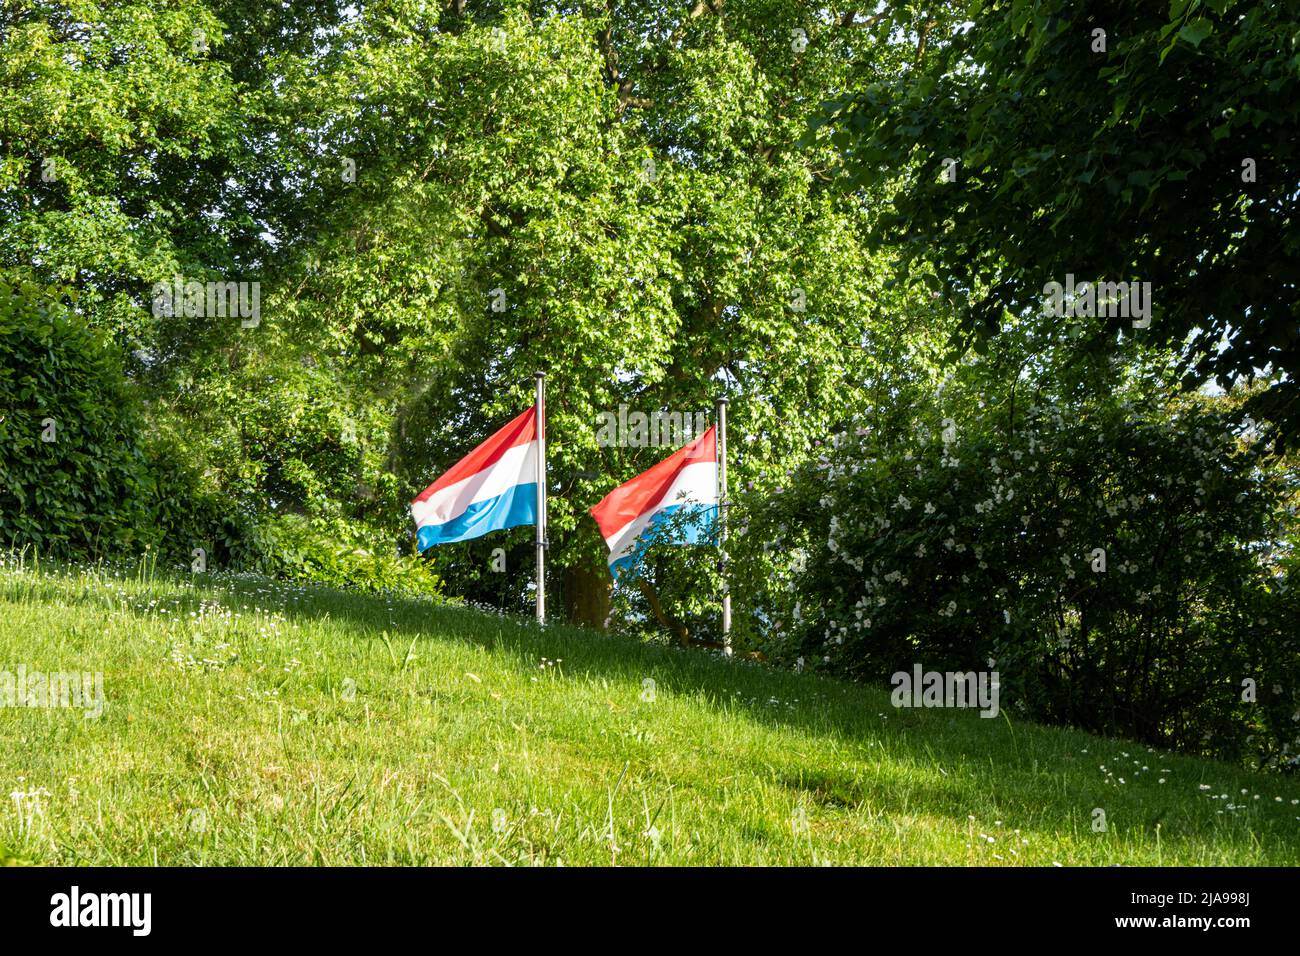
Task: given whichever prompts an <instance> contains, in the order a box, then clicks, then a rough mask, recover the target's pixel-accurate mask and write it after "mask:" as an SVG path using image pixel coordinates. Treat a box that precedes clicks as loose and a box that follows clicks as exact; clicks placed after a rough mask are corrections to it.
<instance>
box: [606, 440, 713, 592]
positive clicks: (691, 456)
mask: <svg viewBox="0 0 1300 956" xmlns="http://www.w3.org/2000/svg"><path fill="white" fill-rule="evenodd" d="M717 515H718V443H717V431H716V426H715V427H713V428H710V429H709V430H708V431H706V432H705V433H704V434H703V435H701V436H700V437H699V438H697V439H695V441H693V442H691V443H690V444H689V445H685V446H683V447H682V448H679V449H678V450H677V451H675V452H674V453H673V454H672V455H671V456H669V457H668V458H665V459H664V460H663V461H661V462H659V464H657V465H655V466H654V467H653V468H651V469H650V470H649V471H647V472H644V473H643V474H640V475H638V476H637V477H635V478H633V479H632V480H631V481H629V482H626V483H624V484H621V485H619V486H618V487H617V488H615V489H614V490H613V491H611V492H610V493H609V494H607V495H606V496H605V497H604V498H603V499H602V500H601V502H600V504H598V505H596V507H594V508H592V509H591V516H592V517H593V518H595V519H596V524H598V525H599V526H600V533H601V534H602V535H603V536H604V538H605V543H606V544H607V545H609V573H610V574H611V575H613V576H614V580H615V581H617V580H618V577H619V575H620V574H621V573H623V572H624V571H627V570H629V569H634V568H635V567H636V565H637V564H638V563H639V562H640V560H641V556H642V554H643V553H644V552H645V549H646V548H647V547H649V545H650V544H651V542H652V541H653V542H660V543H664V542H666V543H669V544H695V543H696V542H698V541H699V540H700V539H701V538H702V537H704V536H705V535H706V534H707V533H708V532H709V530H710V527H711V525H712V522H713V521H714V520H715V519H716V518H717ZM670 519H672V523H671V524H668V522H669V520H670Z"/></svg>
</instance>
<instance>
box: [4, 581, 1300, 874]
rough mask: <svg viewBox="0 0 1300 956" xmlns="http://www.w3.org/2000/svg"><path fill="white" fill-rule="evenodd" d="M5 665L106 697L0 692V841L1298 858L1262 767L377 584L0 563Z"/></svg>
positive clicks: (1278, 787) (284, 855)
mask: <svg viewBox="0 0 1300 956" xmlns="http://www.w3.org/2000/svg"><path fill="white" fill-rule="evenodd" d="M19 665H23V666H25V667H26V669H27V670H28V671H29V672H30V671H43V672H53V671H89V672H93V671H102V672H103V673H104V688H105V697H106V700H107V705H106V708H105V711H104V713H103V715H102V716H101V717H99V718H98V719H85V717H84V716H83V714H82V713H81V712H78V711H77V710H75V709H34V708H33V709H29V708H0V787H3V788H4V789H3V793H0V800H3V801H4V802H3V803H0V861H4V862H9V863H34V864H74V865H75V864H87V865H105V864H128V865H132V864H161V865H188V864H205V865H235V864H241V865H284V864H288V865H311V864H326V865H339V864H369V865H375V864H381V865H387V864H415V865H420V864H523V865H532V864H537V865H560V864H563V865H567V866H573V865H583V864H597V865H610V864H616V865H645V864H679V865H681V864H684V865H695V866H699V865H766V864H781V865H823V864H833V865H844V864H849V865H853V864H884V865H896V864H902V865H914V864H955V865H966V864H978V865H995V866H1024V865H1031V866H1049V865H1053V864H1061V865H1067V866H1068V865H1079V864H1084V865H1100V864H1112V863H1119V864H1129V865H1140V864H1154V865H1162V864H1196V865H1199V864H1213V865H1218V864H1247V865H1256V864H1284V865H1292V864H1295V863H1297V862H1298V861H1300V784H1297V783H1295V782H1288V781H1286V780H1283V779H1280V778H1278V777H1273V776H1263V775H1255V774H1251V773H1248V772H1245V771H1242V770H1239V769H1237V768H1234V767H1230V766H1227V765H1223V764H1218V763H1214V762H1210V761H1202V760H1196V759H1191V758H1186V757H1179V756H1173V755H1169V754H1165V753H1160V752H1155V751H1152V750H1149V749H1148V748H1146V747H1144V746H1141V745H1135V744H1132V743H1126V742H1123V741H1112V740H1104V739H1100V738H1097V737H1092V736H1089V735H1086V734H1082V733H1076V732H1071V731H1065V730H1059V729H1048V728H1041V727H1036V726H1033V725H1031V724H1028V723H1026V722H1023V721H1019V720H1017V719H1015V718H1014V717H1011V718H1010V719H1006V718H1004V717H1001V716H999V717H998V718H996V719H992V720H990V719H982V718H980V717H979V716H978V715H977V714H976V713H975V712H974V711H953V710H928V711H926V710H922V711H913V710H896V709H894V708H893V707H891V706H890V703H889V697H888V693H887V691H886V690H884V689H873V688H863V687H858V686H853V685H849V684H844V683H840V682H837V681H832V680H828V679H823V678H820V677H817V676H813V675H808V674H792V673H787V672H782V671H778V670H775V669H771V668H767V667H764V666H761V665H758V664H754V663H747V662H739V661H734V660H733V661H728V660H723V659H721V658H719V657H717V656H713V655H710V654H706V653H702V652H684V651H680V650H677V649H674V648H666V647H654V646H647V645H643V644H639V643H636V642H633V641H631V640H629V639H626V638H620V637H617V636H606V635H600V634H596V633H592V632H589V631H584V630H581V629H576V628H570V627H563V626H554V627H547V628H546V629H544V630H542V629H539V628H537V627H536V626H535V625H533V624H532V623H531V622H525V621H516V620H512V619H507V618H503V617H499V616H496V615H492V614H487V613H482V612H478V611H472V610H463V609H447V608H437V607H433V606H430V605H429V604H426V603H420V602H414V601H408V600H403V599H397V598H391V599H385V598H376V597H366V596H360V595H354V594H347V593H340V592H337V591H331V590H326V589H315V588H298V587H293V586H289V585H285V584H282V583H276V582H272V581H267V580H263V579H258V578H242V577H233V576H232V577H208V576H201V577H198V578H196V579H195V580H193V581H190V580H179V579H176V580H171V579H161V578H150V577H148V576H146V575H142V574H139V573H138V572H129V571H127V572H111V571H108V570H104V569H98V570H95V569H89V570H75V569H72V570H68V569H65V570H62V571H55V572H50V571H43V572H34V571H33V570H31V569H30V568H27V569H22V568H19V567H16V566H14V565H12V564H10V565H8V566H6V567H4V568H0V671H3V670H8V671H10V672H12V673H16V672H17V669H18V667H19ZM650 681H653V683H652V684H651V683H648V682H650ZM1103 768H1104V769H1103ZM1096 810H1102V811H1104V813H1105V823H1106V828H1105V831H1104V832H1098V831H1096V830H1094V820H1095V819H1097V817H1096V816H1095V811H1096Z"/></svg>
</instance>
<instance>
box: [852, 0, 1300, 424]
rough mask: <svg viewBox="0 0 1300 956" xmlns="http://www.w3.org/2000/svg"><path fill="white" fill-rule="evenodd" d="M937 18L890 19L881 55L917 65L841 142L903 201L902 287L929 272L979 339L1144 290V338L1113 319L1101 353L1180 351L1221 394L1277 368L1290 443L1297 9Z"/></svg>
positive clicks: (1293, 417)
mask: <svg viewBox="0 0 1300 956" xmlns="http://www.w3.org/2000/svg"><path fill="white" fill-rule="evenodd" d="M942 9H944V10H945V15H946V18H941V17H932V18H928V19H927V17H926V16H925V15H923V14H921V15H918V13H917V11H916V10H915V9H914V8H913V7H912V6H911V5H908V4H894V5H890V6H889V8H888V10H886V11H885V12H884V13H882V14H881V15H880V16H879V17H878V18H877V20H878V22H877V23H876V24H875V26H874V27H873V28H872V32H873V35H874V38H875V42H876V44H877V45H884V44H889V43H894V44H898V43H899V41H900V39H903V38H910V39H911V41H912V42H914V43H915V46H916V50H915V53H916V55H915V64H914V68H913V69H911V70H908V71H906V72H895V73H894V74H893V75H892V76H883V77H881V78H879V79H877V80H876V81H874V82H872V83H871V84H870V85H868V86H867V87H866V88H865V89H864V90H863V91H861V92H860V93H852V94H850V95H849V96H846V97H840V98H837V104H836V109H835V111H834V112H835V117H834V121H833V123H832V128H833V133H832V135H831V137H830V138H831V140H832V141H833V142H834V143H835V144H836V145H837V146H838V147H839V149H840V151H841V153H842V155H843V157H844V160H845V162H846V165H847V168H848V170H849V173H850V175H851V177H852V179H853V181H854V182H857V183H863V184H879V183H885V182H889V183H894V184H896V185H895V189H894V190H893V192H892V193H891V201H890V203H889V205H888V207H887V208H886V209H885V210H883V211H882V214H881V216H880V217H879V220H878V222H877V228H876V229H875V230H874V232H873V239H874V240H875V242H877V243H880V244H883V245H887V246H888V247H889V248H890V249H891V251H893V252H895V253H896V254H897V255H898V256H899V259H900V268H902V269H906V270H919V271H921V272H925V271H926V267H925V265H924V262H925V260H926V259H929V258H935V259H937V260H938V263H937V270H936V271H935V273H934V276H935V280H934V281H935V283H936V286H941V287H942V288H943V289H944V290H945V291H946V292H947V293H948V294H949V295H950V296H951V297H952V299H953V302H954V304H955V305H957V306H959V307H960V308H961V309H962V311H963V314H964V318H965V322H966V327H967V329H968V331H972V332H976V333H984V334H987V333H988V332H991V331H995V330H996V329H998V328H999V327H1000V326H1001V325H1002V324H1003V322H1004V317H1005V315H1006V313H1008V312H1010V313H1012V314H1015V315H1022V314H1029V313H1034V312H1038V311H1039V309H1040V307H1041V305H1042V301H1043V293H1042V290H1043V288H1044V286H1045V284H1046V283H1048V282H1052V281H1056V282H1065V277H1066V275H1067V274H1070V273H1072V274H1074V275H1075V276H1076V277H1077V278H1078V280H1079V281H1083V280H1088V281H1116V282H1118V281H1125V280H1133V279H1138V280H1141V281H1144V282H1150V283H1151V284H1152V294H1153V300H1154V314H1153V316H1152V318H1151V323H1150V327H1149V328H1148V329H1145V330H1141V331H1134V330H1133V329H1131V327H1130V326H1129V324H1128V323H1127V322H1125V323H1123V324H1122V325H1123V327H1122V328H1121V323H1119V322H1118V321H1099V322H1096V323H1094V324H1093V327H1092V328H1091V329H1090V334H1089V336H1088V337H1087V340H1086V344H1087V345H1089V346H1091V347H1093V348H1095V349H1097V350H1103V351H1104V350H1109V349H1111V348H1112V347H1113V344H1114V342H1115V341H1116V339H1117V338H1118V337H1119V335H1120V334H1123V335H1125V336H1127V335H1137V336H1140V337H1142V338H1143V339H1144V340H1146V341H1151V342H1158V343H1163V344H1167V345H1170V346H1172V347H1174V348H1176V349H1185V357H1186V360H1187V364H1188V366H1189V370H1190V371H1191V373H1192V375H1193V377H1194V378H1195V379H1197V380H1203V379H1205V378H1207V377H1211V376H1213V377H1216V378H1217V379H1218V381H1219V384H1220V385H1221V386H1223V387H1225V388H1226V387H1228V386H1230V385H1231V384H1232V382H1233V381H1235V380H1237V379H1239V378H1243V377H1244V378H1247V379H1249V378H1251V377H1253V376H1255V375H1256V374H1258V373H1261V372H1264V371H1267V373H1268V375H1267V377H1268V378H1269V379H1270V380H1271V383H1272V387H1271V388H1269V389H1267V390H1261V391H1259V392H1258V393H1257V394H1256V396H1255V400H1254V402H1253V403H1252V404H1253V406H1254V408H1255V409H1256V410H1257V412H1259V413H1260V414H1261V415H1263V416H1267V417H1268V418H1269V419H1270V420H1272V421H1273V422H1275V423H1276V424H1278V425H1279V426H1281V429H1282V432H1283V434H1284V435H1285V434H1286V433H1289V434H1291V435H1294V434H1295V432H1296V431H1297V429H1298V428H1300V402H1297V397H1298V393H1297V385H1296V375H1297V372H1298V371H1300V365H1298V364H1297V356H1300V349H1297V344H1298V343H1300V323H1298V322H1297V315H1300V300H1297V291H1296V290H1297V282H1298V281H1300V229H1297V215H1296V213H1297V210H1296V200H1297V192H1296V188H1295V176H1294V170H1295V169H1296V167H1297V164H1298V163H1300V95H1298V94H1300V33H1297V30H1296V17H1295V8H1294V6H1293V5H1291V4H1286V3H1267V2H1244V0H1172V2H1169V3H1163V2H1162V3H1152V4H1132V3H1113V2H1089V3H1077V2H1066V0H1046V2H1029V0H990V2H972V3H969V4H948V5H945V6H944V7H943V8H942ZM954 20H961V21H965V22H963V23H959V24H955V25H954V23H953V21H954ZM948 161H954V162H955V165H952V164H950V163H949V162H948ZM946 169H951V170H952V174H953V175H950V176H945V175H944V172H945V170H946ZM954 177H955V178H954ZM1044 321H1047V322H1050V321H1054V319H1050V318H1048V319H1044ZM1185 340H1186V345H1185V344H1184V343H1185ZM1223 342H1226V347H1225V348H1222V349H1220V344H1221V343H1223ZM1082 344H1084V343H1081V345H1082Z"/></svg>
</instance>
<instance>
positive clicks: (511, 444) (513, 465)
mask: <svg viewBox="0 0 1300 956" xmlns="http://www.w3.org/2000/svg"><path fill="white" fill-rule="evenodd" d="M540 437H541V436H539V435H538V429H537V406H536V405H534V406H533V407H532V408H530V409H528V411H526V412H524V413H523V414H522V415H519V416H518V417H516V418H515V419H513V420H512V421H511V422H510V423H509V424H507V425H506V426H505V427H504V428H502V429H501V430H500V431H498V432H497V433H496V434H495V435H493V436H492V437H491V438H489V439H488V440H487V441H485V442H483V444H481V445H479V446H478V447H477V448H475V449H474V450H473V451H472V452H470V453H469V454H468V455H466V456H465V457H464V458H462V459H461V460H460V461H458V462H457V463H456V464H455V465H453V466H452V467H451V470H450V471H448V472H447V473H446V474H445V475H443V476H442V477H441V478H439V479H438V480H437V481H435V482H434V483H433V484H431V485H430V486H429V487H428V488H425V489H424V491H422V492H420V494H419V497H417V498H416V499H415V500H414V501H412V502H411V517H412V518H414V519H415V526H416V528H417V529H418V533H417V538H418V541H419V547H420V550H421V551H424V550H426V549H428V548H432V547H433V546H434V545H438V544H450V543H451V542H453V541H468V540H469V539H471V538H477V537H480V536H482V535H485V534H487V533H488V532H489V531H500V530H501V529H503V528H514V527H517V526H518V525H522V524H536V523H537V474H538V455H539V454H540V451H539V448H538V444H539V441H538V439H539V438H540Z"/></svg>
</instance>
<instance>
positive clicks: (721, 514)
mask: <svg viewBox="0 0 1300 956" xmlns="http://www.w3.org/2000/svg"><path fill="white" fill-rule="evenodd" d="M716 421H717V425H718V434H717V439H718V571H719V573H720V574H721V576H722V653H723V654H725V655H727V656H728V657H730V656H731V588H730V586H729V585H728V583H727V508H728V507H729V506H730V502H729V501H728V500H727V399H726V397H725V396H724V397H721V398H719V399H718V404H717V411H716Z"/></svg>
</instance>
